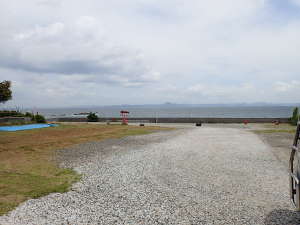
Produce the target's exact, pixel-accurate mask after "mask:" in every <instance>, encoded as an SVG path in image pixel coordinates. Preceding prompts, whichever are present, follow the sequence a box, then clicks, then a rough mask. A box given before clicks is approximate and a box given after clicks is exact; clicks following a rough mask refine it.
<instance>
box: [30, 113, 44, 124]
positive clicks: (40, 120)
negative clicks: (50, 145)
mask: <svg viewBox="0 0 300 225" xmlns="http://www.w3.org/2000/svg"><path fill="white" fill-rule="evenodd" d="M31 120H32V121H35V122H37V123H46V119H45V117H44V116H42V115H39V114H37V115H35V116H33V117H32V118H31Z"/></svg>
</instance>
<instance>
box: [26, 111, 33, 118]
mask: <svg viewBox="0 0 300 225" xmlns="http://www.w3.org/2000/svg"><path fill="white" fill-rule="evenodd" d="M25 117H30V118H32V117H34V115H33V114H32V113H31V112H26V113H25Z"/></svg>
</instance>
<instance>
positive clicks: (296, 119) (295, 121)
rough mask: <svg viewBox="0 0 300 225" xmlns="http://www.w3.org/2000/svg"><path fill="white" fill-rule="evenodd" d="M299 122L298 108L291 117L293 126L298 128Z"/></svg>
mask: <svg viewBox="0 0 300 225" xmlns="http://www.w3.org/2000/svg"><path fill="white" fill-rule="evenodd" d="M298 120H299V110H298V107H296V108H294V111H293V116H292V117H291V124H292V125H294V126H296V125H297V123H298Z"/></svg>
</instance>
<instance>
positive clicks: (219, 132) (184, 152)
mask: <svg viewBox="0 0 300 225" xmlns="http://www.w3.org/2000/svg"><path fill="white" fill-rule="evenodd" d="M58 160H59V162H61V165H62V166H66V167H73V168H75V169H76V170H77V171H78V172H80V173H82V174H83V179H82V180H81V181H80V182H78V183H77V184H75V185H74V186H73V188H72V190H71V191H69V192H67V193H64V194H58V193H55V194H50V195H48V196H46V197H43V198H40V199H33V200H29V201H27V202H25V203H23V204H21V205H20V206H19V207H18V208H17V209H16V210H14V211H12V212H11V213H9V214H8V215H7V216H2V217H0V224H22V225H25V224H35V225H42V224H51V225H54V224H60V225H61V224H72V225H74V224H216V225H221V224H230V225H232V224H243V225H246V224H253V225H259V224H267V225H272V224H278V225H289V224H293V225H295V224H300V214H298V213H296V212H294V211H293V209H292V207H291V204H290V201H289V197H288V176H287V172H286V169H285V166H284V165H283V164H282V163H281V162H279V161H278V160H277V158H276V157H275V156H274V155H273V153H272V149H271V147H270V146H268V145H267V144H266V143H264V142H263V141H262V140H261V139H260V138H259V137H258V136H256V135H255V134H253V133H251V132H250V131H246V130H243V129H238V128H220V127H200V128H186V129H180V130H176V131H169V132H159V133H154V134H150V135H144V136H132V137H127V138H123V139H120V140H108V141H103V142H93V143H87V144H82V145H78V146H76V147H74V148H73V149H66V150H62V151H59V153H58Z"/></svg>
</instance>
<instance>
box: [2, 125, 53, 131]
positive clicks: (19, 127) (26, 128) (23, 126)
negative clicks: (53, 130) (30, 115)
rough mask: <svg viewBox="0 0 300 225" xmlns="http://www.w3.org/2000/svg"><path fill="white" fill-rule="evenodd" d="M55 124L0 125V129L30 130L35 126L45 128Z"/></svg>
mask: <svg viewBox="0 0 300 225" xmlns="http://www.w3.org/2000/svg"><path fill="white" fill-rule="evenodd" d="M57 126H58V125H56V124H28V125H21V126H5V127H0V131H18V130H31V129H37V128H45V127H57Z"/></svg>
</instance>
